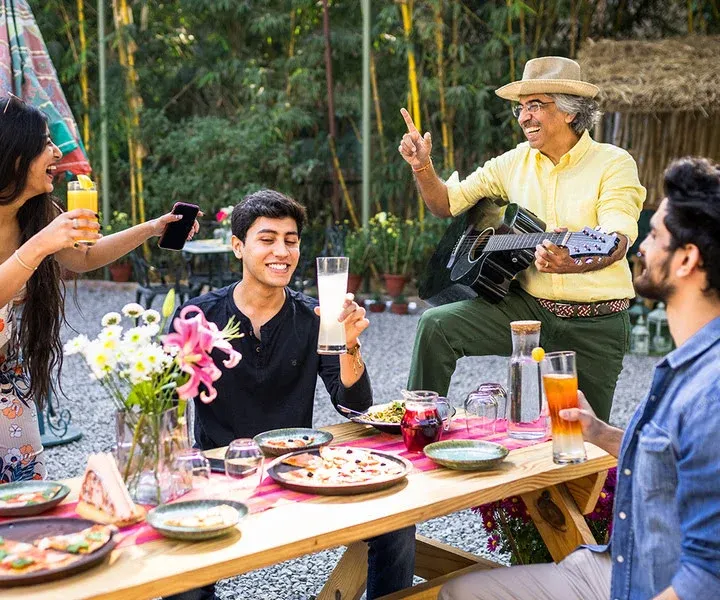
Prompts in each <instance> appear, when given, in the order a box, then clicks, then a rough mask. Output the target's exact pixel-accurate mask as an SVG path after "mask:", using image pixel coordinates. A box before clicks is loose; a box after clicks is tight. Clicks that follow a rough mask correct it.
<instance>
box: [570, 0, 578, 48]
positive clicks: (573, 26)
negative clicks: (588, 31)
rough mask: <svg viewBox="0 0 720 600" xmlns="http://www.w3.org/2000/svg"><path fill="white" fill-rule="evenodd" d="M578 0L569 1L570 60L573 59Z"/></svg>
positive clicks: (575, 43)
mask: <svg viewBox="0 0 720 600" xmlns="http://www.w3.org/2000/svg"><path fill="white" fill-rule="evenodd" d="M579 6H580V0H570V58H575V47H576V45H577V31H578V11H579Z"/></svg>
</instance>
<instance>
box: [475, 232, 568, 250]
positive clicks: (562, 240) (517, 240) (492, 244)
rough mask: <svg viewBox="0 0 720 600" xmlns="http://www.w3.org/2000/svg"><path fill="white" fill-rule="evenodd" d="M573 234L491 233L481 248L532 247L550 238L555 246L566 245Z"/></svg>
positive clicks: (514, 248) (518, 248)
mask: <svg viewBox="0 0 720 600" xmlns="http://www.w3.org/2000/svg"><path fill="white" fill-rule="evenodd" d="M572 235H573V234H571V233H568V232H565V233H547V232H543V233H521V234H517V235H513V234H502V235H493V236H491V237H490V239H489V240H488V243H487V245H486V246H485V248H483V251H484V252H498V251H503V250H521V249H523V248H527V249H530V248H534V247H535V246H537V245H538V244H542V243H543V242H544V241H545V240H550V241H551V242H552V243H553V244H555V245H556V246H566V245H567V242H568V240H569V239H570V238H571V237H572Z"/></svg>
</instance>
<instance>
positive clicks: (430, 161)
mask: <svg viewBox="0 0 720 600" xmlns="http://www.w3.org/2000/svg"><path fill="white" fill-rule="evenodd" d="M430 167H432V160H429V161H428V163H427V164H426V165H425V166H424V167H420V168H419V169H416V168H415V167H413V168H412V170H413V173H419V172H420V171H424V170H425V169H429V168H430Z"/></svg>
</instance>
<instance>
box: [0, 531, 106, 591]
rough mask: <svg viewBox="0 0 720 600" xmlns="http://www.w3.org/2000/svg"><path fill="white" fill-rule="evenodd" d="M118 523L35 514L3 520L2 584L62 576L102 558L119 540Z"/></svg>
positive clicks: (0, 543) (0, 545) (0, 544)
mask: <svg viewBox="0 0 720 600" xmlns="http://www.w3.org/2000/svg"><path fill="white" fill-rule="evenodd" d="M116 533H117V528H116V527H115V526H114V525H101V524H99V523H95V522H94V521H90V520H89V519H74V518H68V517H35V518H32V519H22V520H17V521H8V522H7V523H2V524H0V588H3V587H14V586H18V585H34V584H36V583H43V582H46V581H52V580H55V579H62V578H63V577H68V576H70V575H74V574H75V573H79V572H81V571H84V570H85V569H89V568H91V567H93V566H94V565H97V564H98V563H100V562H102V561H103V560H104V559H105V557H106V556H107V555H108V554H110V552H111V551H112V549H113V548H114V547H115V545H116V543H117V541H116V539H115V534H116Z"/></svg>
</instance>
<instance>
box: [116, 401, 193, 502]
mask: <svg viewBox="0 0 720 600" xmlns="http://www.w3.org/2000/svg"><path fill="white" fill-rule="evenodd" d="M184 412H185V411H184V406H183V410H182V413H180V412H179V410H178V407H174V408H171V409H169V410H166V411H165V412H163V413H160V414H147V413H136V412H133V411H129V410H118V411H117V412H116V415H115V428H116V435H117V448H116V456H115V458H116V460H117V463H118V469H119V471H120V475H121V476H122V478H123V480H124V481H125V484H126V485H127V488H128V490H129V492H130V496H131V497H132V499H133V500H134V501H135V502H136V503H138V504H146V505H158V504H164V503H165V502H169V501H170V500H173V499H175V498H178V497H179V496H181V495H183V494H184V493H186V492H188V491H190V489H189V488H188V486H187V482H186V481H184V480H183V478H182V477H180V476H179V475H178V474H177V473H175V472H174V469H173V467H172V461H173V457H174V456H175V454H176V453H177V452H178V450H183V449H186V448H188V447H189V443H188V436H187V427H186V421H185V414H184Z"/></svg>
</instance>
